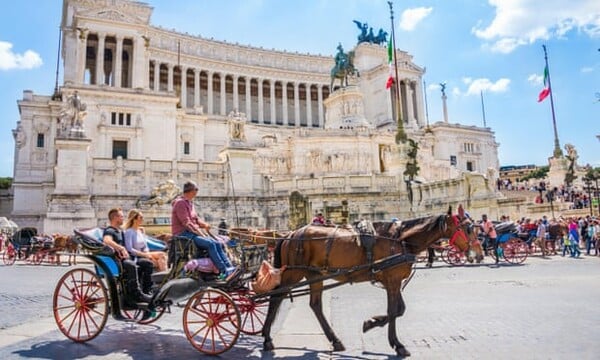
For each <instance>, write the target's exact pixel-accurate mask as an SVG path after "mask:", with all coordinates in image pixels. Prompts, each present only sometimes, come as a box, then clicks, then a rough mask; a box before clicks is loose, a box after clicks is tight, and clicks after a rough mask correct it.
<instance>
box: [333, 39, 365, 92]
mask: <svg viewBox="0 0 600 360" xmlns="http://www.w3.org/2000/svg"><path fill="white" fill-rule="evenodd" d="M337 50H338V52H337V54H335V66H334V67H333V68H332V69H331V84H330V86H329V88H330V89H332V90H333V83H334V81H335V79H340V87H342V88H344V87H346V86H348V76H360V74H359V72H358V70H357V69H356V68H355V67H354V51H350V52H348V53H345V52H344V48H343V47H342V44H338V46H337Z"/></svg>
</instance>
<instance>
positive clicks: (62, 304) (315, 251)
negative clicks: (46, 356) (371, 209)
mask: <svg viewBox="0 0 600 360" xmlns="http://www.w3.org/2000/svg"><path fill="white" fill-rule="evenodd" d="M358 225H359V226H358V227H357V228H356V229H353V228H349V227H328V226H320V225H306V226H304V227H302V228H300V229H298V230H295V231H292V232H290V233H289V234H288V235H287V236H285V237H283V238H279V239H277V246H276V248H275V251H274V264H273V266H274V267H275V268H278V269H279V271H280V275H281V281H280V285H278V286H277V287H275V288H271V290H269V289H266V292H263V293H256V292H255V291H253V290H252V286H251V284H252V283H253V282H256V280H257V274H258V270H259V267H260V266H261V264H264V260H265V259H266V258H267V253H268V245H267V244H258V245H256V244H250V245H248V243H247V242H245V241H238V242H236V243H237V245H236V248H237V251H238V254H239V255H240V260H239V265H240V267H241V272H239V273H238V275H237V276H236V277H234V278H233V279H230V280H228V281H224V280H219V279H218V278H216V276H215V275H214V274H197V273H190V272H187V271H185V264H186V263H187V261H189V260H190V259H192V258H196V257H198V256H201V254H199V249H197V248H196V246H195V245H194V243H193V242H192V241H191V240H189V239H186V238H180V237H174V238H173V239H172V240H171V242H170V244H169V249H168V253H169V262H170V265H171V268H170V270H169V271H167V272H164V273H155V274H153V276H152V277H153V282H154V283H155V291H154V293H153V296H152V301H151V302H150V303H149V304H145V303H140V304H135V306H131V304H128V303H127V301H125V296H127V294H126V293H125V291H126V287H125V286H123V283H122V282H123V279H122V278H123V276H121V273H122V272H121V269H120V263H119V261H117V260H115V257H114V254H112V251H111V250H110V248H107V247H106V246H104V245H103V243H102V242H101V233H98V232H96V233H94V232H89V231H88V232H82V231H77V232H76V235H77V239H78V241H79V242H80V243H81V245H82V247H83V248H84V249H86V251H87V253H86V254H85V255H84V256H86V257H87V258H88V259H89V260H91V261H92V263H93V264H94V269H88V268H79V269H73V270H70V271H69V272H67V273H66V274H65V275H64V276H63V277H62V278H61V279H60V280H59V282H58V284H57V286H56V289H55V292H54V297H53V309H54V318H55V320H56V323H57V325H58V327H59V329H60V331H61V332H62V333H63V334H64V335H65V336H67V337H68V338H69V339H71V340H73V341H75V342H86V341H89V340H92V339H93V338H95V337H96V336H97V335H98V334H100V332H101V331H102V329H103V328H104V326H105V324H106V322H107V319H108V315H109V314H110V315H112V317H113V318H114V319H116V320H122V321H136V322H138V323H140V324H147V323H151V322H154V321H156V320H158V319H159V318H160V317H161V316H162V315H163V314H164V313H167V312H169V309H170V307H171V306H175V305H179V306H182V307H183V330H184V333H185V336H186V338H187V339H188V340H189V342H190V343H191V344H192V346H193V347H194V348H196V349H197V350H199V351H201V352H203V353H206V354H220V353H223V352H225V351H227V350H229V349H230V348H231V347H233V345H234V344H235V343H236V341H237V339H238V337H239V336H240V333H245V334H252V335H256V334H259V333H262V335H263V337H264V344H263V349H264V350H266V351H269V350H273V349H274V346H273V342H272V339H271V335H270V330H271V326H272V323H273V321H274V319H275V315H276V313H277V310H278V308H279V306H280V305H281V302H282V301H283V300H284V299H285V298H286V297H287V296H290V297H291V296H292V295H293V296H298V295H309V296H310V307H311V309H312V310H313V312H314V314H315V316H316V317H317V319H318V320H319V323H320V325H321V327H322V329H323V331H324V333H325V335H326V336H327V338H328V339H329V341H330V342H331V343H332V345H333V349H334V350H335V351H341V350H344V346H343V345H342V343H341V341H340V340H339V339H338V338H337V337H336V335H335V334H334V332H333V329H332V328H331V327H330V325H329V324H328V322H327V320H326V319H325V317H324V315H323V313H322V305H321V299H322V292H323V290H325V289H329V288H332V287H334V286H337V285H343V284H346V283H353V282H362V281H370V282H372V283H377V284H381V285H382V287H383V288H384V289H385V290H386V293H387V301H388V304H387V311H386V313H385V315H381V316H374V317H372V318H371V319H369V320H367V321H365V322H364V324H363V328H362V329H363V332H366V331H368V330H370V329H372V328H374V327H382V326H385V325H388V340H389V343H390V346H392V348H393V349H394V351H395V352H396V353H397V354H398V355H400V356H407V355H410V353H409V352H408V350H407V349H406V348H405V347H404V345H403V344H401V343H400V342H399V340H398V339H397V335H396V324H395V321H396V318H397V317H399V316H402V314H403V313H404V311H405V304H404V301H403V298H402V293H401V292H402V289H403V288H404V286H406V284H407V283H408V281H409V280H410V279H411V278H412V274H413V272H414V267H413V265H414V264H415V261H416V256H415V254H418V253H419V252H421V251H423V250H424V249H426V248H427V247H428V246H429V245H431V244H432V243H433V242H435V241H436V240H438V239H440V238H442V237H447V238H450V237H452V236H453V234H454V233H455V232H456V231H457V230H458V229H459V228H460V227H461V220H460V219H458V218H457V216H456V215H452V214H451V213H450V210H449V212H448V214H445V215H439V216H429V217H424V218H418V219H411V220H406V221H403V222H378V223H372V224H371V223H369V222H364V221H362V222H360V223H359V224H358ZM325 280H334V281H335V282H332V283H327V284H324V281H325ZM306 287H308V289H307V288H306ZM267 303H268V304H269V305H268V311H265V309H266V306H267Z"/></svg>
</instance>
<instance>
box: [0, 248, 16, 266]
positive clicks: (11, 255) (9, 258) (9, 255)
mask: <svg viewBox="0 0 600 360" xmlns="http://www.w3.org/2000/svg"><path fill="white" fill-rule="evenodd" d="M2 261H4V265H12V264H14V263H15V261H17V251H16V250H15V248H14V247H13V246H12V245H8V246H7V247H6V250H4V254H2Z"/></svg>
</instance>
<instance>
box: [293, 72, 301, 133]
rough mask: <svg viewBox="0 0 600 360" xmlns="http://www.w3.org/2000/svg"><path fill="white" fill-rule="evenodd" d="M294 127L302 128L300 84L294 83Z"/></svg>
mask: <svg viewBox="0 0 600 360" xmlns="http://www.w3.org/2000/svg"><path fill="white" fill-rule="evenodd" d="M294 125H295V126H300V84H298V83H297V82H295V83H294Z"/></svg>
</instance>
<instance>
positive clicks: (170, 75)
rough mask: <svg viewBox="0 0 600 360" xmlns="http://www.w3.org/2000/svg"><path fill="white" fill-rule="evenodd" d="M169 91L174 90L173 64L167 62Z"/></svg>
mask: <svg viewBox="0 0 600 360" xmlns="http://www.w3.org/2000/svg"><path fill="white" fill-rule="evenodd" d="M167 91H168V92H173V64H167Z"/></svg>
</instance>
